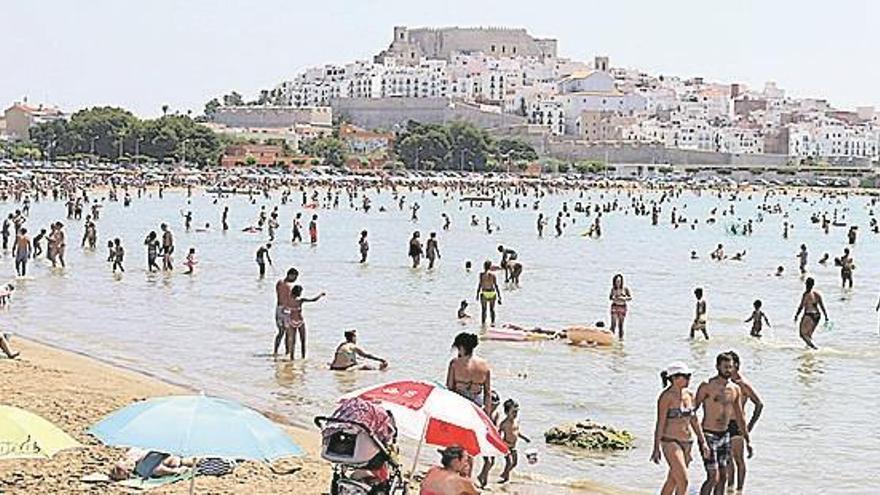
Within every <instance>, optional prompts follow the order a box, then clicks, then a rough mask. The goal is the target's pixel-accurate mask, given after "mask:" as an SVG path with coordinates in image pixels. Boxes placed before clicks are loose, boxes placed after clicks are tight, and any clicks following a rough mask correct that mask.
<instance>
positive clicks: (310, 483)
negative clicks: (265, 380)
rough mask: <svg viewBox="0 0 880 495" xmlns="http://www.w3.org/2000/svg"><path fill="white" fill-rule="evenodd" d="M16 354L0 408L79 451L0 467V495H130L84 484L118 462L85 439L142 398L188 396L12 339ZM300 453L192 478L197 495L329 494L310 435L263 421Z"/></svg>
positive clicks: (117, 454)
mask: <svg viewBox="0 0 880 495" xmlns="http://www.w3.org/2000/svg"><path fill="white" fill-rule="evenodd" d="M13 346H14V348H15V350H16V351H21V356H20V357H19V358H18V359H15V360H8V359H0V389H2V390H3V391H4V392H3V394H2V398H0V403H2V404H5V405H12V406H16V407H20V408H23V409H26V410H28V411H31V412H34V413H36V414H39V415H40V416H42V417H44V418H45V419H47V420H48V421H50V422H52V423H54V424H55V425H57V426H58V427H60V428H61V429H62V430H64V431H65V432H67V433H68V434H69V435H71V436H72V437H73V438H74V439H76V440H77V441H78V442H80V443H81V444H82V445H83V448H80V449H72V450H68V451H64V452H60V453H59V454H57V455H56V456H55V457H53V458H52V459H48V460H24V459H21V460H9V461H4V462H2V463H0V493H10V494H12V493H28V494H37V495H41V494H47V495H48V494H56V493H131V489H129V488H125V487H122V486H119V485H115V484H114V483H111V482H102V483H86V482H83V481H81V478H83V477H84V476H87V475H90V474H94V473H102V474H106V473H107V472H108V471H109V469H110V467H111V466H112V465H113V463H114V462H115V461H116V460H118V459H120V458H121V457H122V454H123V452H124V450H123V449H119V448H114V447H107V446H104V445H103V444H101V443H100V442H99V441H98V440H97V439H95V438H94V437H92V436H91V435H89V434H88V433H87V431H88V428H89V427H91V425H93V424H94V423H96V422H98V421H99V420H100V419H101V418H102V417H104V416H105V415H107V414H109V413H111V412H113V411H115V410H117V409H119V408H121V407H124V406H126V405H128V404H131V403H132V402H135V401H137V400H143V399H146V398H149V397H157V396H165V395H176V394H191V393H193V392H192V390H191V389H189V388H187V387H184V386H181V385H176V384H172V383H168V382H166V381H163V380H160V379H159V378H156V377H153V376H149V375H147V374H144V373H140V372H138V371H135V370H132V369H127V368H123V367H119V366H116V365H111V364H108V363H106V362H103V361H101V360H99V359H95V358H92V357H91V356H86V355H83V354H80V353H74V352H71V351H66V350H61V349H57V348H54V347H52V346H49V345H46V344H43V343H40V342H36V341H33V340H29V339H25V338H21V337H19V336H15V338H14V340H13ZM270 419H272V420H273V421H275V422H276V423H279V424H280V425H281V426H282V428H284V429H285V431H286V432H287V433H288V434H289V435H290V436H291V438H292V439H293V440H294V441H295V442H296V443H297V444H299V445H300V446H302V447H303V449H304V450H305V451H306V454H305V455H304V456H302V457H300V458H291V459H283V460H280V461H277V462H276V463H273V465H272V466H271V467H270V466H269V465H267V464H264V463H258V462H245V463H242V464H240V465H239V467H237V468H236V470H235V473H234V474H232V475H229V476H224V477H220V478H214V477H208V476H205V477H199V479H198V480H197V489H198V491H199V492H200V493H218V494H232V493H243V492H247V493H282V492H284V493H297V494H303V495H319V494H323V493H326V492H327V491H328V490H329V486H330V478H331V469H330V464H329V463H327V462H325V461H322V460H321V459H320V456H319V449H320V436H319V435H318V433H317V432H316V431H309V430H307V429H305V428H302V427H297V426H294V425H290V424H286V423H285V422H283V421H279V420H280V418H277V417H270ZM187 492H188V484H187V483H175V484H171V485H166V486H164V487H161V488H157V489H154V490H150V493H156V494H183V493H187Z"/></svg>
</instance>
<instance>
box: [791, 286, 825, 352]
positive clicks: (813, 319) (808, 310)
mask: <svg viewBox="0 0 880 495" xmlns="http://www.w3.org/2000/svg"><path fill="white" fill-rule="evenodd" d="M815 284H816V281H815V280H813V277H807V280H806V281H805V282H804V294H803V295H802V296H801V304H800V306H798V309H797V312H796V313H795V314H794V321H795V322H797V319H798V317H799V316H800V315H801V312H803V318H801V323H800V327H799V330H800V334H801V339H802V340H803V341H804V343H805V344H807V347H809V348H810V349H818V347H816V345H815V344H813V332H815V331H816V326H818V325H819V320H820V319H821V316H825V321H828V312H827V311H825V304H824V303H823V302H822V295H821V294H819V293H818V292H816V291H814V290H813V286H814V285H815ZM819 310H821V311H822V313H821V315H820V313H819Z"/></svg>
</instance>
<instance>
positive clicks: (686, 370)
mask: <svg viewBox="0 0 880 495" xmlns="http://www.w3.org/2000/svg"><path fill="white" fill-rule="evenodd" d="M664 371H665V372H666V376H675V375H693V374H694V371H693V370H692V369H691V368H690V366H688V365H687V364H685V363H684V362H682V361H676V362H674V363H670V364H669V366H667V367H666V369H665V370H664Z"/></svg>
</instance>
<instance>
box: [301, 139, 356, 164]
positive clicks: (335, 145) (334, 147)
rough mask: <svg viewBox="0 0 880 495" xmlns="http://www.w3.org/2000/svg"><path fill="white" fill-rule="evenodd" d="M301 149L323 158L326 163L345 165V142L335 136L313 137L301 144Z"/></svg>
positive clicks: (308, 153)
mask: <svg viewBox="0 0 880 495" xmlns="http://www.w3.org/2000/svg"><path fill="white" fill-rule="evenodd" d="M300 150H301V151H302V152H303V153H305V154H307V155H311V156H317V157H319V158H322V159H323V162H324V165H328V166H331V167H341V166H343V165H345V159H346V152H345V144H344V143H343V142H342V141H340V140H339V139H337V138H335V137H322V138H318V139H312V140H310V141H305V142H303V143H301V144H300Z"/></svg>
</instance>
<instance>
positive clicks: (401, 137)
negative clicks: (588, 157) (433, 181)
mask: <svg viewBox="0 0 880 495" xmlns="http://www.w3.org/2000/svg"><path fill="white" fill-rule="evenodd" d="M394 152H395V153H396V154H397V157H398V158H399V159H400V161H402V162H403V164H404V166H405V167H407V168H411V169H422V170H447V169H452V170H457V169H466V170H467V169H469V170H483V171H485V170H492V169H499V168H502V167H504V166H508V165H511V166H514V167H518V168H520V169H522V168H524V165H521V163H524V162H529V161H534V160H536V159H537V158H538V154H537V153H536V152H535V150H534V148H532V147H531V146H530V145H529V144H528V143H525V142H523V141H520V140H517V139H501V140H498V141H495V140H493V139H492V137H491V136H490V135H489V134H488V133H487V132H486V131H484V130H482V129H479V128H477V127H475V126H474V125H472V124H469V123H466V122H452V123H450V124H445V125H440V124H420V123H418V122H414V121H410V122H409V123H408V124H407V126H406V129H405V130H404V131H403V132H401V133H399V134H398V136H397V140H396V141H395V145H394Z"/></svg>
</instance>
